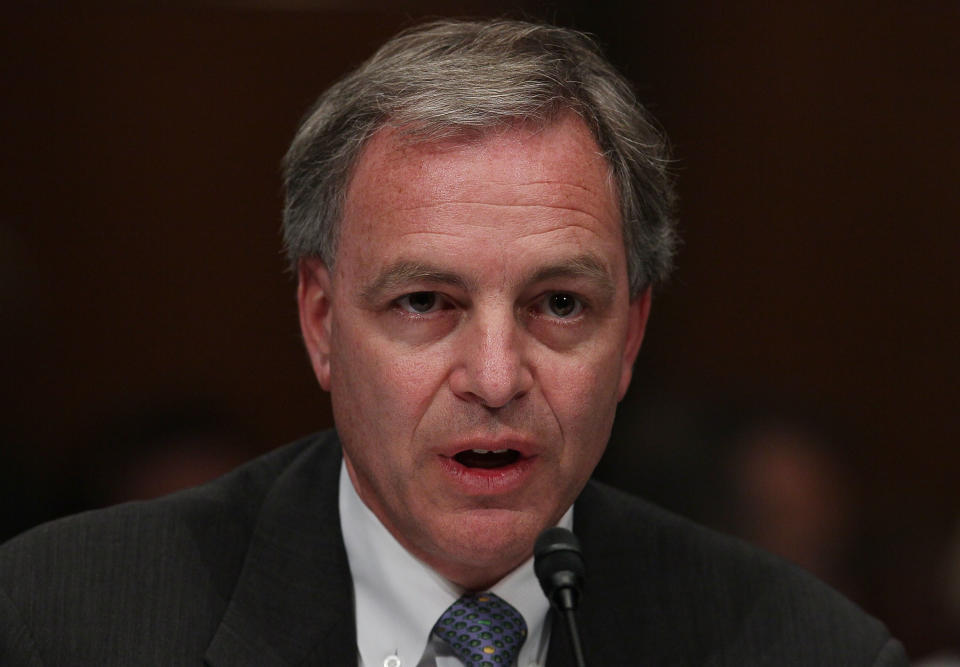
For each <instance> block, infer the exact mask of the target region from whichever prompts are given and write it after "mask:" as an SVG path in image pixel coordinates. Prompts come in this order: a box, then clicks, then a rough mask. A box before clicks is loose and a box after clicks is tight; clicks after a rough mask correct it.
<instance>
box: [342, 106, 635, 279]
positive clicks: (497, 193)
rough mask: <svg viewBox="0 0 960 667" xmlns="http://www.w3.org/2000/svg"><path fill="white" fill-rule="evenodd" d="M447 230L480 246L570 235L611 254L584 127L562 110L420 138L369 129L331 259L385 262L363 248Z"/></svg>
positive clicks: (614, 206)
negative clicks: (530, 122) (549, 117)
mask: <svg viewBox="0 0 960 667" xmlns="http://www.w3.org/2000/svg"><path fill="white" fill-rule="evenodd" d="M451 234H455V235H457V236H458V237H460V238H463V237H464V236H474V237H475V240H476V242H477V243H478V244H484V245H487V246H489V245H490V242H491V239H492V238H494V237H495V238H496V240H497V242H504V243H510V242H511V241H513V240H515V239H525V240H526V241H529V240H530V239H531V238H532V237H537V238H540V239H543V240H544V241H545V242H547V243H549V242H550V241H553V240H556V239H558V238H565V239H567V240H569V239H571V238H573V237H576V238H577V239H578V242H581V243H589V242H590V241H591V239H592V240H600V241H603V242H604V243H606V244H608V245H609V244H610V243H611V242H612V244H613V246H614V250H613V251H615V252H621V251H622V234H621V230H620V215H619V207H618V201H617V197H616V191H615V186H614V184H613V179H612V178H611V175H610V168H609V165H608V163H607V161H606V159H605V158H604V157H603V155H602V154H601V152H600V149H599V147H598V146H597V144H596V141H595V140H594V138H593V136H592V135H591V133H590V132H589V130H588V129H587V127H586V126H585V125H584V123H583V122H582V121H581V120H580V119H579V118H578V117H576V116H573V115H569V116H564V117H561V118H559V119H558V120H556V121H555V122H553V123H550V124H548V125H546V126H543V127H529V126H511V127H507V128H504V129H497V130H491V131H488V132H486V133H484V134H482V135H479V136H465V137H457V138H454V139H446V140H442V141H430V142H423V141H420V142H416V141H413V140H411V138H410V137H408V136H405V135H403V134H402V133H401V132H400V131H398V130H396V129H394V128H389V127H388V128H385V129H383V130H381V131H380V132H378V133H377V134H376V135H374V137H373V138H371V140H370V141H369V142H368V145H367V146H366V148H365V150H364V152H363V154H362V155H361V157H360V159H359V161H358V163H357V165H356V168H355V170H354V173H353V175H352V178H351V180H350V183H349V186H348V190H347V199H346V202H345V206H344V216H343V222H342V225H341V230H340V251H339V252H338V258H339V259H338V263H339V260H341V259H346V258H347V257H348V256H349V257H350V259H352V260H360V261H364V260H371V261H373V260H378V259H387V258H386V257H383V256H382V255H379V254H375V253H372V252H371V247H372V246H373V245H374V244H375V245H377V246H378V247H379V248H382V247H384V246H394V247H398V248H400V247H402V246H403V243H404V242H405V241H412V240H413V239H412V238H408V237H416V240H417V241H418V242H429V243H431V244H437V245H438V247H439V246H442V245H443V243H444V237H445V236H450V235H451ZM351 249H352V252H351V251H350V250H351ZM605 250H606V251H607V252H609V251H610V248H607V249H605ZM358 253H359V254H358Z"/></svg>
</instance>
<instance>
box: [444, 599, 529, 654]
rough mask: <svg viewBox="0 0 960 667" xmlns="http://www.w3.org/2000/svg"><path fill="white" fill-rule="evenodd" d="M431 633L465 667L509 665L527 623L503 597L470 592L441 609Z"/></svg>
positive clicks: (521, 640)
mask: <svg viewBox="0 0 960 667" xmlns="http://www.w3.org/2000/svg"><path fill="white" fill-rule="evenodd" d="M433 634H434V635H436V636H437V637H439V638H440V639H442V640H443V641H444V642H446V643H447V645H448V646H450V648H451V649H452V650H453V652H454V654H455V655H456V656H457V657H458V658H460V661H461V662H463V664H464V665H465V667H509V666H510V665H512V664H513V663H514V661H515V660H516V659H517V656H518V655H519V654H520V647H521V646H523V642H524V640H525V639H526V638H527V624H526V622H524V620H523V616H521V615H520V612H518V611H517V610H516V609H514V608H513V607H512V606H511V605H510V603H508V602H507V601H506V600H504V599H503V598H501V597H499V596H497V595H495V594H493V593H479V594H475V593H470V594H467V595H464V596H463V597H461V598H460V599H459V600H457V601H456V602H454V603H453V604H452V605H450V606H449V607H448V608H447V610H446V611H445V612H443V615H442V616H441V617H440V620H438V621H437V624H436V625H434V626H433Z"/></svg>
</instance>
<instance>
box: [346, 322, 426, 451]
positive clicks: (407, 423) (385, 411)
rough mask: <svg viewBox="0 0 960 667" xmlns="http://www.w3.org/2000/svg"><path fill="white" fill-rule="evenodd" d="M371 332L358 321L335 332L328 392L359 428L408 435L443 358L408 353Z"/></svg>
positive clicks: (400, 346) (423, 406) (392, 435)
mask: <svg viewBox="0 0 960 667" xmlns="http://www.w3.org/2000/svg"><path fill="white" fill-rule="evenodd" d="M371 332H374V333H371ZM375 332H376V329H375V328H374V327H372V326H370V325H369V324H364V323H363V322H362V321H361V322H360V323H359V324H358V325H356V326H352V327H350V326H343V325H341V326H340V327H339V328H338V329H337V330H335V336H334V337H335V339H336V340H335V345H334V350H336V351H337V353H336V354H334V355H333V356H332V358H331V385H332V386H331V394H332V395H333V397H334V401H335V402H338V403H340V404H341V405H343V406H344V408H345V409H346V411H347V412H350V413H357V414H358V416H359V417H361V418H362V419H363V421H364V422H365V423H364V424H360V425H359V426H360V427H361V428H363V429H364V430H378V431H389V432H390V434H391V437H394V438H397V437H403V436H404V435H406V436H410V435H412V430H413V429H415V427H416V424H417V423H418V422H419V419H420V417H421V416H422V415H423V414H424V412H425V411H426V410H427V409H428V408H429V406H430V404H431V402H432V401H433V400H434V396H435V395H436V393H437V391H438V389H439V387H440V386H441V385H442V383H443V379H444V372H445V361H444V357H443V355H442V353H440V352H439V351H432V352H431V353H429V354H424V353H422V352H411V351H410V350H409V348H407V347H406V346H404V345H398V344H397V343H395V342H393V341H390V340H386V339H385V338H384V337H382V336H380V335H378V334H377V333H375ZM338 399H339V400H338ZM347 401H352V402H354V404H355V406H357V407H355V408H351V407H350V406H347V405H346V402H347ZM360 406H362V408H361V407H360Z"/></svg>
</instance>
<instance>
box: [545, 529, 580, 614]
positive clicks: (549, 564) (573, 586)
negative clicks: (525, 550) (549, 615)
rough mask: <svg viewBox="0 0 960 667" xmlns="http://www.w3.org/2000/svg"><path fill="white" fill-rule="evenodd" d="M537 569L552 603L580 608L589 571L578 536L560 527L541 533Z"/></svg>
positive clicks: (570, 607)
mask: <svg viewBox="0 0 960 667" xmlns="http://www.w3.org/2000/svg"><path fill="white" fill-rule="evenodd" d="M533 571H534V572H535V573H536V575H537V579H538V580H539V581H540V587H541V588H542V589H543V593H544V595H546V596H547V599H548V600H550V602H552V603H553V604H555V605H558V606H560V607H561V608H569V609H574V608H576V605H577V603H578V602H579V600H580V592H581V590H582V589H583V580H584V578H585V577H586V573H587V568H586V565H585V564H584V562H583V554H581V553H580V541H579V540H577V536H576V535H574V534H573V533H571V532H570V531H569V530H567V529H566V528H560V527H559V526H558V527H555V528H548V529H547V530H545V531H543V532H542V533H540V536H539V537H538V538H537V541H536V543H535V544H534V545H533Z"/></svg>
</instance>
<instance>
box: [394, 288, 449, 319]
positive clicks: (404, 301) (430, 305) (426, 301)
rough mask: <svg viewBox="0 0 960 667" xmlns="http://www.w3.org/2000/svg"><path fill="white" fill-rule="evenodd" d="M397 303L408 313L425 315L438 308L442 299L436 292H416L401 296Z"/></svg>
mask: <svg viewBox="0 0 960 667" xmlns="http://www.w3.org/2000/svg"><path fill="white" fill-rule="evenodd" d="M397 304H398V305H399V306H400V307H401V308H402V309H404V310H405V311H407V312H408V313H416V314H417V315H423V314H425V313H429V312H432V311H434V310H436V309H437V308H438V307H439V306H440V299H439V298H438V297H437V293H436V292H414V293H413V294H407V295H406V296H403V297H400V299H399V300H398V301H397Z"/></svg>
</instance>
